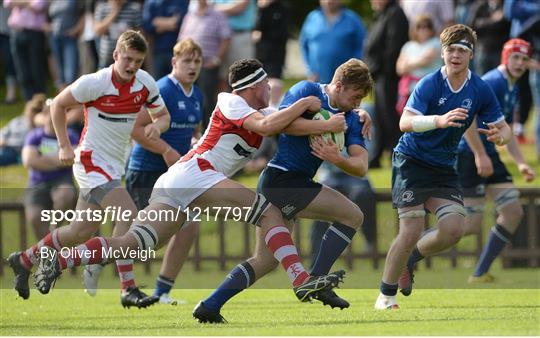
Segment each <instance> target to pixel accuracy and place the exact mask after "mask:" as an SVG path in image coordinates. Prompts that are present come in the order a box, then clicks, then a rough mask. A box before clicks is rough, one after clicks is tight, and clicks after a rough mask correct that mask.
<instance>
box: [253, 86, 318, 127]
mask: <svg viewBox="0 0 540 338" xmlns="http://www.w3.org/2000/svg"><path fill="white" fill-rule="evenodd" d="M320 109H321V101H320V100H319V98H317V97H316V96H308V97H303V98H301V99H299V100H298V101H296V102H295V103H293V104H292V105H290V106H289V107H287V108H285V109H282V110H279V111H277V112H275V113H272V114H270V115H266V116H265V115H263V114H261V113H258V112H257V113H254V114H251V115H249V116H248V117H247V118H246V120H245V121H244V123H243V125H242V126H243V127H244V128H245V129H247V130H249V131H252V132H254V133H257V134H259V135H262V136H271V135H275V134H279V133H281V131H282V130H283V129H285V127H287V126H288V125H289V124H290V123H291V122H292V121H293V120H295V119H296V118H297V117H299V116H300V115H302V114H303V113H305V112H306V111H310V112H317V111H319V110H320Z"/></svg>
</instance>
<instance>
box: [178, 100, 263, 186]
mask: <svg viewBox="0 0 540 338" xmlns="http://www.w3.org/2000/svg"><path fill="white" fill-rule="evenodd" d="M256 112H260V113H262V114H269V113H270V110H266V109H265V110H257V109H255V108H252V107H250V106H249V105H248V104H247V102H246V101H245V100H244V99H243V98H242V97H241V96H238V95H235V94H230V93H220V94H219V95H218V99H217V104H216V108H215V109H214V112H213V113H212V117H211V118H210V124H209V126H208V127H207V128H206V131H205V132H204V135H203V136H202V137H201V139H200V140H199V142H198V143H197V145H196V146H195V148H194V149H192V150H191V151H190V152H189V153H187V154H186V155H185V156H183V157H182V158H181V159H180V162H185V161H188V160H190V159H192V158H200V159H201V160H199V167H200V168H201V169H202V170H204V169H205V168H206V169H213V170H216V171H218V172H221V173H223V174H224V175H225V176H227V177H231V176H232V175H234V174H235V173H236V172H237V171H238V170H240V169H242V168H243V167H244V166H245V164H246V163H247V162H248V161H249V160H250V159H251V158H252V157H253V155H254V153H255V151H257V149H259V147H260V146H261V142H262V139H263V137H262V136H261V135H259V134H257V133H254V132H251V131H249V130H247V129H244V128H243V127H242V125H243V124H244V121H245V120H246V119H247V118H248V117H249V116H250V115H251V114H253V113H256ZM205 160H206V161H205Z"/></svg>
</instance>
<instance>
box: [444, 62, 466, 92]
mask: <svg viewBox="0 0 540 338" xmlns="http://www.w3.org/2000/svg"><path fill="white" fill-rule="evenodd" d="M471 74H472V73H471V70H470V69H467V79H466V80H465V81H463V84H462V85H461V87H459V88H458V89H457V90H454V89H453V88H452V85H451V84H450V81H449V80H448V74H447V73H446V67H445V66H442V67H441V76H442V78H443V80H445V81H446V83H447V84H448V88H449V89H450V91H451V92H452V93H459V92H460V91H461V90H462V89H463V87H465V85H466V84H467V82H469V81H470V79H471Z"/></svg>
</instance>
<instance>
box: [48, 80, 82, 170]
mask: <svg viewBox="0 0 540 338" xmlns="http://www.w3.org/2000/svg"><path fill="white" fill-rule="evenodd" d="M78 105H80V103H79V102H78V101H77V100H75V98H74V97H73V94H71V86H68V87H67V88H66V89H64V90H63V91H62V92H61V93H60V94H58V95H57V96H56V97H55V98H54V100H53V102H52V104H51V119H52V123H53V127H54V132H55V133H56V138H57V139H58V146H59V148H60V149H59V151H58V158H59V160H60V162H61V163H62V164H63V165H72V164H73V162H74V160H75V153H74V152H73V147H72V146H71V142H70V140H69V137H68V132H67V123H66V112H67V110H68V109H69V108H70V107H74V106H78Z"/></svg>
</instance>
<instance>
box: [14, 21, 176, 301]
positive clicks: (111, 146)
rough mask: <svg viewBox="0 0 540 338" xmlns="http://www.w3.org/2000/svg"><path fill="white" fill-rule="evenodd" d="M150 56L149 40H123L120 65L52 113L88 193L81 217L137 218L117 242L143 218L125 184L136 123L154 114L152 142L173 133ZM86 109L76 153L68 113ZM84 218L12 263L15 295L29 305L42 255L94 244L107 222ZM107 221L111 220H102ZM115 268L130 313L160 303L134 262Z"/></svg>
mask: <svg viewBox="0 0 540 338" xmlns="http://www.w3.org/2000/svg"><path fill="white" fill-rule="evenodd" d="M147 49H148V46H147V43H146V40H145V39H144V37H143V36H142V35H141V34H140V33H139V32H135V31H126V32H124V33H123V34H122V35H121V36H120V37H119V39H118V42H117V44H116V49H115V50H114V53H113V58H114V64H112V65H111V66H110V67H108V68H105V69H102V70H100V71H98V72H96V73H92V74H87V75H83V76H81V77H80V78H79V79H78V80H77V81H75V82H74V83H73V84H72V85H70V86H69V87H67V88H66V89H64V90H63V91H62V92H61V93H60V94H58V96H57V97H56V98H55V99H54V101H53V103H52V106H51V115H52V120H53V124H54V129H55V131H56V135H57V137H58V143H59V147H60V150H59V158H60V161H61V162H62V163H64V164H65V165H71V164H72V165H73V172H74V174H75V178H76V180H77V183H78V184H79V187H80V189H81V191H80V195H79V199H78V201H77V210H83V211H85V210H90V211H92V213H91V215H95V213H93V211H96V210H99V211H107V210H108V209H112V210H119V211H120V210H122V211H125V210H130V211H131V215H132V217H131V218H130V219H129V220H128V221H124V220H119V219H115V220H114V221H115V227H114V230H113V235H114V236H121V235H124V234H125V233H126V232H127V231H128V229H129V226H130V224H131V221H132V219H133V218H134V217H135V215H136V214H137V208H136V206H135V204H134V203H133V201H132V199H131V197H130V196H129V194H128V192H127V191H126V190H125V188H123V187H122V186H121V182H120V180H121V177H122V175H123V174H124V168H125V165H126V155H127V152H128V151H129V144H130V138H131V132H132V129H133V125H134V122H135V119H136V118H137V116H138V115H140V114H138V113H139V111H140V110H141V109H142V108H143V107H145V108H146V109H147V110H148V112H149V113H150V116H151V117H152V123H150V124H147V125H146V126H145V135H146V137H147V138H149V139H156V138H159V136H160V134H161V133H162V132H163V131H165V130H167V128H168V126H169V120H170V116H169V112H168V111H167V108H166V107H165V105H164V103H163V100H162V99H161V96H160V94H159V90H158V87H157V84H156V82H155V80H154V79H153V78H152V77H151V76H150V75H149V74H148V73H147V72H145V71H144V70H141V69H140V67H141V65H142V63H143V61H144V58H145V55H146V52H147ZM81 104H82V105H83V106H84V116H85V124H84V129H83V132H82V136H81V140H80V144H79V146H78V147H77V148H76V150H75V151H74V150H73V148H72V146H71V144H70V142H69V140H68V137H67V131H66V115H65V111H66V109H67V108H69V107H72V106H77V105H81ZM82 215H83V217H82V219H76V220H74V221H73V222H71V224H69V225H68V226H63V227H60V228H57V229H55V230H53V231H52V232H51V233H49V234H48V235H47V236H45V237H44V238H43V239H42V240H40V241H39V242H38V243H37V244H35V245H33V246H32V247H31V248H29V249H27V250H26V251H24V252H16V253H13V254H11V255H10V256H9V258H8V262H9V265H10V266H11V268H12V269H13V271H14V273H15V289H16V290H17V291H18V293H19V296H21V297H22V298H24V299H27V298H28V297H29V296H30V293H29V287H28V277H29V275H30V269H31V268H32V266H33V265H34V264H36V262H37V261H38V260H39V259H38V258H39V257H38V256H39V252H40V248H41V247H44V246H46V247H50V248H53V250H56V251H60V250H61V249H62V248H63V247H71V246H74V245H77V244H80V243H82V242H84V241H86V240H88V239H89V238H91V236H92V235H93V234H94V233H95V232H96V230H98V228H99V225H100V224H101V223H102V220H101V219H95V218H93V216H92V218H90V217H86V216H84V215H85V214H82ZM86 215H88V214H86ZM101 215H102V216H104V215H106V213H105V212H102V213H101ZM83 259H84V258H83ZM69 265H70V266H71V263H70V264H69ZM116 266H117V269H118V273H119V276H120V281H121V284H122V294H121V304H122V305H123V306H124V307H126V306H127V307H130V306H137V307H139V308H140V307H146V306H148V305H151V304H153V303H154V302H156V301H157V299H156V298H155V297H149V296H147V295H146V294H144V293H143V292H141V291H140V290H139V289H138V288H137V287H136V285H135V281H134V277H133V260H132V259H121V260H117V261H116Z"/></svg>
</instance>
